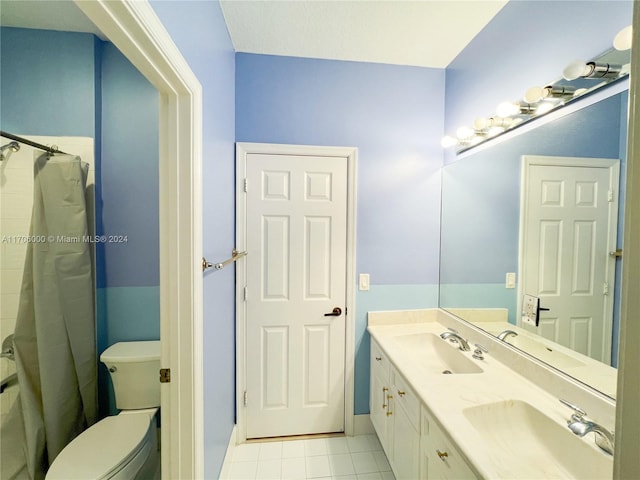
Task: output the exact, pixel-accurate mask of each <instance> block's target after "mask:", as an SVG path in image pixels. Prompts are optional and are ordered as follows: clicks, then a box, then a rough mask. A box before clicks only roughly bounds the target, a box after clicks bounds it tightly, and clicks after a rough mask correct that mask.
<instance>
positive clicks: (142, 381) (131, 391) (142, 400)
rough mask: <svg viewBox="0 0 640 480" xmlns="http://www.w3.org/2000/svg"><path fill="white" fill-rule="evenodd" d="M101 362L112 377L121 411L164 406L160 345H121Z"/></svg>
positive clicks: (117, 405)
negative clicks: (161, 391) (161, 395)
mask: <svg viewBox="0 0 640 480" xmlns="http://www.w3.org/2000/svg"><path fill="white" fill-rule="evenodd" d="M100 361H101V362H102V363H104V364H105V365H106V366H107V369H108V370H109V375H111V380H112V382H113V390H114V392H115V397H116V407H117V408H118V409H120V410H136V409H140V408H150V407H159V406H160V380H159V372H160V341H158V340H153V341H144V342H119V343H116V344H114V345H111V346H110V347H109V348H107V349H106V350H105V351H104V352H102V355H100Z"/></svg>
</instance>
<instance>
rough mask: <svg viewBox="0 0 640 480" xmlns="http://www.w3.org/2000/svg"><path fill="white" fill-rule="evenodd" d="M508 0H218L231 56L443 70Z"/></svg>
mask: <svg viewBox="0 0 640 480" xmlns="http://www.w3.org/2000/svg"><path fill="white" fill-rule="evenodd" d="M507 1H508V0H413V1H401V0H377V1H374V0H356V1H347V0H289V1H276V0H221V1H220V4H221V5H222V11H223V14H224V17H225V20H226V23H227V27H228V28H229V33H230V35H231V41H232V42H233V45H234V47H235V50H236V51H237V52H247V53H262V54H270V55H287V56H294V57H310V58H327V59H333V60H353V61H361V62H375V63H389V64H396V65H416V66H421V67H435V68H444V67H446V66H447V65H449V63H450V62H451V61H452V60H453V59H454V58H455V57H456V56H457V55H458V53H460V51H461V50H462V49H464V47H465V46H466V45H467V44H468V43H469V42H470V41H471V40H472V39H473V37H475V36H476V34H477V33H478V32H479V31H480V30H482V29H483V28H484V26H485V25H486V24H487V23H488V22H489V21H490V20H491V19H492V18H493V17H494V16H495V15H496V14H497V13H498V12H499V11H500V9H501V8H502V7H503V6H504V5H505V4H506V3H507Z"/></svg>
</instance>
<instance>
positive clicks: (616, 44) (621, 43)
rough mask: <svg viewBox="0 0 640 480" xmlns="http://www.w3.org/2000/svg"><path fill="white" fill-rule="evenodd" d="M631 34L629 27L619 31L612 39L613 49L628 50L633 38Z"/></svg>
mask: <svg viewBox="0 0 640 480" xmlns="http://www.w3.org/2000/svg"><path fill="white" fill-rule="evenodd" d="M632 33H633V32H632V29H631V25H629V26H628V27H625V28H623V29H622V30H620V31H619V32H618V34H617V35H616V37H615V38H614V39H613V48H615V49H616V50H629V49H630V48H631V42H632V38H633V36H632Z"/></svg>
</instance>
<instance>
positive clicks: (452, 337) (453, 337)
mask: <svg viewBox="0 0 640 480" xmlns="http://www.w3.org/2000/svg"><path fill="white" fill-rule="evenodd" d="M447 328H448V327H447ZM448 330H449V331H448V332H443V333H441V334H440V338H442V339H443V340H446V339H447V338H448V339H449V341H450V342H453V343H459V344H460V350H462V351H464V352H468V351H469V350H471V347H470V346H469V343H468V342H467V341H466V340H465V339H464V338H462V337H461V336H460V335H459V334H458V332H457V331H455V330H454V329H453V328H448Z"/></svg>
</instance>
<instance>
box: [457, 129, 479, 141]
mask: <svg viewBox="0 0 640 480" xmlns="http://www.w3.org/2000/svg"><path fill="white" fill-rule="evenodd" d="M474 133H475V132H474V131H473V130H472V129H471V128H469V127H460V128H459V129H458V130H457V131H456V135H458V138H459V139H460V140H466V139H468V138H471V137H473V134H474Z"/></svg>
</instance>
